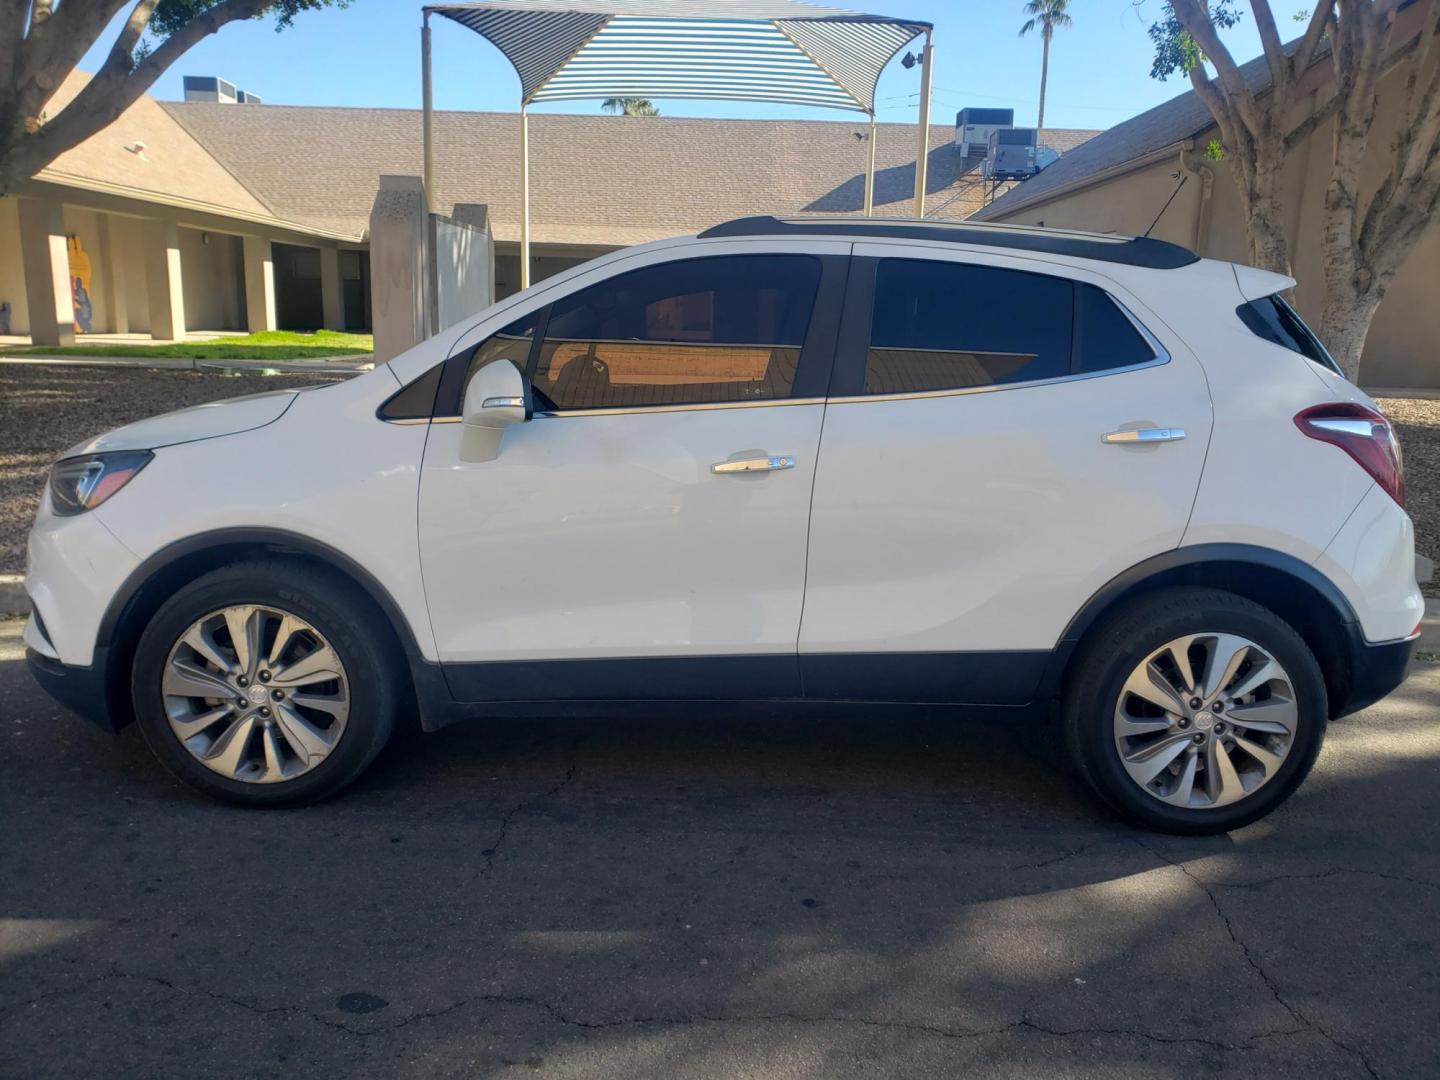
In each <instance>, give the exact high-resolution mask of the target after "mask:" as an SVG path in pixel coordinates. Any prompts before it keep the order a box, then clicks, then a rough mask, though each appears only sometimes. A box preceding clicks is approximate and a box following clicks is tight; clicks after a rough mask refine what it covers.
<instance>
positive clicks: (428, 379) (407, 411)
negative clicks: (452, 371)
mask: <svg viewBox="0 0 1440 1080" xmlns="http://www.w3.org/2000/svg"><path fill="white" fill-rule="evenodd" d="M444 367H445V365H444V364H436V365H435V366H434V367H433V368H431V369H430V370H429V371H427V372H426V373H425V374H424V375H421V376H420V377H419V378H418V379H415V380H413V381H411V382H410V383H408V384H406V385H405V386H404V387H402V388H401V389H399V390H397V391H395V393H394V394H392V395H391V396H390V399H389V400H388V401H386V402H385V404H384V405H381V406H380V409H379V412H378V413H377V415H378V416H379V417H380V419H381V420H419V419H421V418H428V417H429V416H430V414H431V413H432V412H433V411H434V409H435V394H436V392H437V391H438V390H439V389H440V372H441V369H443V368H444Z"/></svg>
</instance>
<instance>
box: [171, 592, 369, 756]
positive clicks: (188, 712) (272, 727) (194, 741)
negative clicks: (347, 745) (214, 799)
mask: <svg viewBox="0 0 1440 1080" xmlns="http://www.w3.org/2000/svg"><path fill="white" fill-rule="evenodd" d="M160 691H161V695H162V697H163V699H164V706H165V713H166V716H167V717H168V718H169V721H170V730H171V731H172V732H174V734H175V737H176V738H177V739H178V740H179V741H180V744H181V745H182V746H184V747H185V749H186V750H188V751H189V752H190V754H191V755H192V756H193V757H194V758H195V759H196V760H197V761H199V762H200V763H201V764H202V765H204V766H205V767H206V768H208V769H210V770H212V771H213V772H216V773H219V774H220V775H221V776H223V777H225V778H227V779H230V780H239V781H243V782H245V783H251V784H273V783H278V782H280V781H283V780H293V779H295V778H296V777H297V776H301V775H303V774H305V773H307V772H309V771H310V770H311V769H314V768H315V767H316V766H318V765H319V764H320V763H321V762H322V761H324V760H325V758H326V757H327V756H328V755H329V754H330V753H331V752H332V751H333V750H334V749H335V747H336V745H337V744H338V743H339V741H340V739H341V737H342V736H343V735H344V734H345V724H346V721H347V719H348V718H349V715H350V682H349V679H348V677H347V676H346V673H345V667H344V665H343V664H342V663H341V662H340V657H339V656H338V655H337V654H336V652H335V650H334V649H333V648H332V647H331V645H330V643H329V642H328V641H326V640H325V637H324V635H322V634H321V633H320V632H319V631H318V630H316V629H315V628H314V627H313V626H311V625H310V624H309V623H308V622H306V621H305V620H304V619H301V618H300V617H299V616H297V615H295V614H293V613H291V612H288V611H284V610H281V609H280V608H275V607H270V606H260V605H249V604H244V605H236V606H233V607H226V608H222V609H221V610H219V611H213V612H211V613H210V614H208V615H205V616H204V617H202V618H200V619H197V620H196V621H195V622H194V623H192V624H191V625H190V628H189V629H188V630H186V631H185V633H184V634H182V635H181V636H180V639H179V640H178V641H176V642H175V645H174V646H173V647H172V648H171V650H170V655H169V657H168V658H167V660H166V661H165V673H164V676H163V678H162V680H161V687H160Z"/></svg>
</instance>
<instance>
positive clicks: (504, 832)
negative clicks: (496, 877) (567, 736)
mask: <svg viewBox="0 0 1440 1080" xmlns="http://www.w3.org/2000/svg"><path fill="white" fill-rule="evenodd" d="M586 738H587V736H585V735H581V736H580V737H579V738H577V739H576V740H575V741H574V743H573V744H572V745H571V747H570V764H569V765H568V766H567V767H566V769H565V775H564V776H562V777H561V778H560V780H559V781H558V782H557V783H556V784H555V785H554V786H553V787H551V788H550V789H549V790H548V791H542V792H541V793H540V794H538V795H527V796H525V798H523V799H521V800H520V801H519V802H517V803H516V804H515V805H514V806H512V807H510V809H509V810H507V811H505V815H504V817H502V818H501V819H500V828H499V829H498V830H497V831H496V833H495V839H494V840H493V841H492V842H491V843H490V846H489V847H487V848H484V849H483V850H482V851H481V852H480V857H481V858H483V859H484V860H485V865H484V867H483V868H482V869H481V871H480V873H481V875H482V876H483V875H485V874H488V873H489V872H490V871H491V870H492V869H494V867H495V859H496V857H497V856H498V855H499V854H500V849H501V848H502V847H503V846H504V844H505V839H506V837H507V836H509V835H510V823H511V822H512V821H514V820H515V817H516V815H518V814H519V813H520V812H521V811H522V810H527V809H529V808H530V807H532V806H534V805H535V804H536V803H539V802H543V801H544V800H546V799H550V798H554V797H555V796H556V795H559V794H560V792H562V791H564V790H565V788H567V787H568V786H569V785H570V783H571V781H573V780H574V779H575V770H576V768H577V767H578V765H579V760H580V759H579V750H580V745H581V743H583V742H584V741H585V739H586Z"/></svg>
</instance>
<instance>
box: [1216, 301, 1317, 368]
mask: <svg viewBox="0 0 1440 1080" xmlns="http://www.w3.org/2000/svg"><path fill="white" fill-rule="evenodd" d="M1236 314H1237V315H1239V316H1240V320H1241V321H1242V322H1243V323H1244V324H1245V325H1246V326H1248V327H1249V328H1250V331H1251V333H1253V334H1255V335H1256V336H1257V337H1262V338H1264V339H1265V340H1266V341H1270V342H1273V343H1274V344H1276V345H1279V346H1280V347H1281V348H1283V349H1289V350H1290V351H1291V352H1297V353H1299V354H1300V355H1301V356H1304V357H1306V358H1307V359H1310V360H1313V361H1314V362H1315V363H1317V364H1319V365H1320V366H1321V367H1325V368H1329V369H1330V370H1331V371H1333V372H1335V374H1337V375H1339V374H1341V371H1340V365H1338V364H1337V363H1335V359H1334V357H1332V356H1331V355H1330V353H1329V351H1328V350H1327V349H1326V348H1325V346H1324V345H1322V344H1320V339H1319V338H1317V337H1316V336H1315V335H1314V333H1313V332H1312V331H1311V330H1310V328H1309V327H1308V326H1306V325H1305V321H1304V320H1303V319H1301V318H1300V316H1299V315H1298V314H1296V312H1295V309H1294V308H1292V307H1291V306H1290V305H1289V304H1287V303H1286V302H1285V300H1284V299H1283V298H1282V297H1279V296H1266V297H1264V298H1262V299H1260V300H1253V301H1251V302H1250V303H1248V304H1241V305H1240V306H1239V307H1238V308H1236Z"/></svg>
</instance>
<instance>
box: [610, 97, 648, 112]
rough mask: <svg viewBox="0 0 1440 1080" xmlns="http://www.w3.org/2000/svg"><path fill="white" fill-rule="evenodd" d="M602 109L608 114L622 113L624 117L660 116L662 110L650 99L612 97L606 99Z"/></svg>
mask: <svg viewBox="0 0 1440 1080" xmlns="http://www.w3.org/2000/svg"><path fill="white" fill-rule="evenodd" d="M600 108H602V109H604V110H605V111H606V112H608V113H620V114H621V115H623V116H659V115H660V110H659V109H657V108H656V107H655V103H654V102H652V101H651V100H650V99H649V98H643V97H612V98H606V99H605V100H604V101H603V102H601V103H600Z"/></svg>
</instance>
